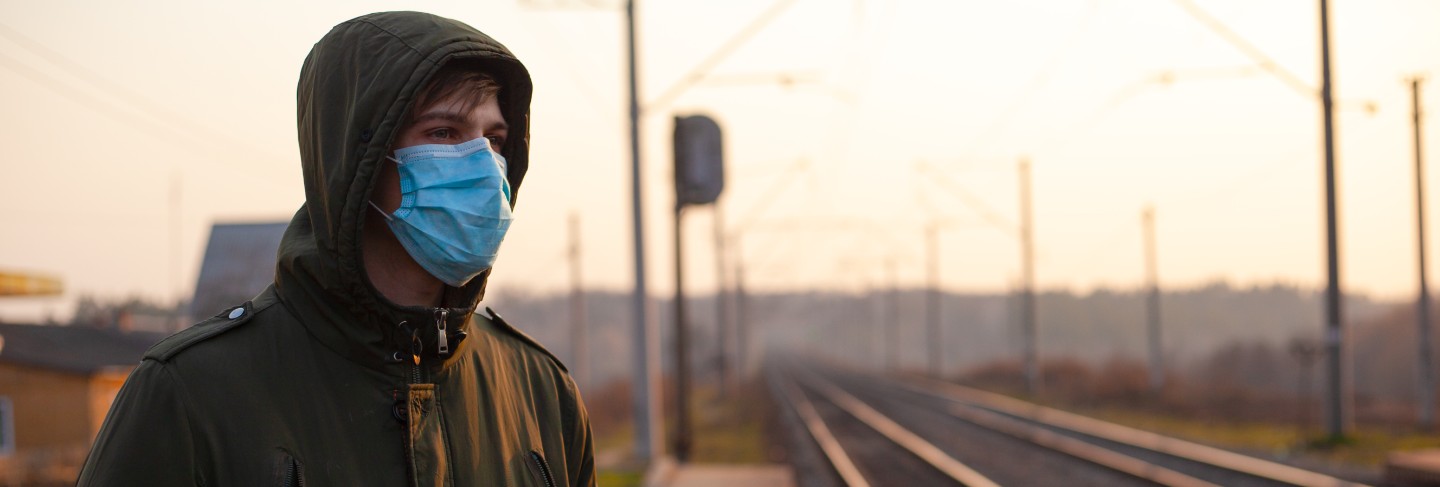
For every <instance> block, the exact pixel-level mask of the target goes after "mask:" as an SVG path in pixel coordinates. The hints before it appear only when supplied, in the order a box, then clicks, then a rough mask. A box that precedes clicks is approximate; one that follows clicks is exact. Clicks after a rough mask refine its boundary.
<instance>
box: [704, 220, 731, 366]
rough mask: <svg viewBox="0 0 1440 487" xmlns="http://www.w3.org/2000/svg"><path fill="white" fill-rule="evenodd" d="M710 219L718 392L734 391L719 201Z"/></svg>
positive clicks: (723, 238)
mask: <svg viewBox="0 0 1440 487" xmlns="http://www.w3.org/2000/svg"><path fill="white" fill-rule="evenodd" d="M710 209H711V213H710V218H711V220H713V222H712V223H714V225H715V227H714V230H715V338H716V340H717V341H718V342H719V347H718V348H719V357H718V358H719V360H718V361H717V363H716V367H717V368H718V369H719V371H720V390H721V391H731V390H734V386H735V382H736V381H735V376H734V374H732V373H731V371H730V361H731V360H732V357H733V356H734V354H735V349H734V327H733V326H732V325H731V323H730V290H729V282H728V280H727V278H728V277H729V276H727V275H726V271H727V268H726V265H725V217H724V214H723V213H722V212H721V211H720V201H719V200H716V201H715V203H714V204H712V205H710Z"/></svg>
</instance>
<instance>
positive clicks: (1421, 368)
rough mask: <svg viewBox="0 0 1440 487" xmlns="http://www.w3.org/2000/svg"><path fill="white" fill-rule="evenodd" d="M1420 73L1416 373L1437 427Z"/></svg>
mask: <svg viewBox="0 0 1440 487" xmlns="http://www.w3.org/2000/svg"><path fill="white" fill-rule="evenodd" d="M1421 81H1424V79H1423V78H1421V77H1420V76H1415V77H1412V78H1410V79H1409V82H1410V105H1411V111H1410V114H1411V121H1412V127H1413V128H1414V131H1415V135H1414V137H1415V235H1416V237H1417V239H1418V240H1419V243H1418V245H1416V248H1417V249H1419V262H1418V265H1417V267H1419V272H1420V295H1419V296H1417V297H1416V299H1415V307H1416V314H1417V323H1416V325H1417V326H1418V327H1419V328H1418V330H1417V331H1418V334H1417V336H1418V337H1419V340H1418V341H1419V342H1420V345H1419V346H1420V351H1419V354H1418V355H1417V357H1418V359H1419V360H1418V361H1419V364H1417V365H1418V369H1417V372H1419V373H1418V374H1416V377H1417V378H1418V379H1419V380H1420V384H1419V386H1420V390H1419V396H1420V397H1419V399H1420V400H1419V407H1420V427H1421V428H1422V429H1425V430H1427V431H1428V430H1430V429H1433V428H1434V427H1435V369H1434V365H1432V362H1431V360H1432V359H1431V350H1430V289H1429V287H1427V286H1426V283H1425V168H1424V163H1423V161H1424V159H1423V157H1422V153H1421V151H1420V82H1421Z"/></svg>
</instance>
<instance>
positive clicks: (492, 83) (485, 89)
mask: <svg viewBox="0 0 1440 487" xmlns="http://www.w3.org/2000/svg"><path fill="white" fill-rule="evenodd" d="M499 93H500V82H499V81H496V80H495V77H494V76H491V75H490V74H489V73H486V72H484V71H482V70H480V69H479V68H478V67H477V66H475V65H474V64H471V63H464V62H451V63H446V64H445V66H442V67H441V68H440V70H439V71H436V72H435V74H434V75H433V76H431V77H430V82H429V83H428V84H426V85H425V87H424V88H422V89H421V90H420V92H419V93H416V95H415V104H414V105H412V106H411V108H410V115H409V117H408V119H407V120H406V124H407V125H408V124H409V123H410V122H409V120H413V119H414V117H415V114H416V112H419V111H421V110H425V109H427V108H430V106H431V105H434V104H435V103H437V102H439V101H440V100H444V99H446V98H450V97H452V96H456V95H459V98H458V102H459V106H457V107H456V108H458V109H460V110H461V111H465V112H468V111H470V110H473V109H474V108H475V107H476V106H479V105H480V104H481V103H485V102H486V101H489V100H490V98H491V97H494V96H498V95H499Z"/></svg>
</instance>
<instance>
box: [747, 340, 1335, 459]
mask: <svg viewBox="0 0 1440 487" xmlns="http://www.w3.org/2000/svg"><path fill="white" fill-rule="evenodd" d="M770 381H771V387H772V389H774V390H775V396H776V397H778V398H782V402H784V403H785V404H786V406H785V407H786V408H787V410H788V411H789V413H790V414H792V415H793V416H792V417H793V418H794V419H795V421H794V423H795V424H797V425H801V428H800V429H803V431H804V434H802V435H801V436H802V437H804V438H805V439H806V440H805V441H807V442H808V445H809V446H812V447H813V449H814V450H815V451H816V452H817V454H815V455H813V456H812V458H816V459H818V460H817V461H818V462H820V463H823V464H824V466H823V467H820V468H811V469H808V470H807V469H803V468H802V469H799V471H801V472H807V471H808V472H811V473H810V474H809V476H808V477H809V478H805V477H802V478H800V479H799V481H800V485H801V486H802V487H810V486H823V485H843V486H851V487H861V486H888V485H905V486H908V485H967V486H991V485H1065V486H1072V485H1076V486H1079V485H1104V486H1121V485H1174V486H1214V485H1223V486H1285V485H1307V486H1309V485H1314V486H1356V485H1362V484H1358V483H1353V482H1350V481H1347V480H1344V479H1339V478H1335V477H1330V476H1326V475H1323V474H1319V473H1315V472H1310V471H1306V470H1301V469H1298V468H1294V467H1290V466H1286V465H1281V464H1277V463H1273V462H1269V461H1265V460H1261V459H1258V458H1253V457H1248V456H1244V455H1239V454H1236V453H1232V452H1228V451H1224V450H1219V449H1216V448H1212V447H1208V446H1204V445H1199V444H1195V443H1191V442H1187V441H1184V440H1179V439H1175V438H1169V437H1164V436H1161V435H1156V434H1154V433H1149V432H1145V431H1140V430H1135V429H1132V428H1127V427H1123V426H1119V425H1114V424H1111V423H1105V422H1102V421H1098V420H1094V419H1090V418H1085V417H1082V416H1078V415H1074V414H1070V413H1065V412H1063V411H1058V410H1054V409H1049V408H1044V407H1040V406H1037V405H1034V404H1030V403H1026V402H1023V401H1019V400H1016V399H1012V398H1009V397H1005V396H1000V395H995V394H990V393H986V392H983V391H977V390H973V389H968V388H963V387H961V386H957V385H954V384H949V383H943V382H937V381H929V380H925V379H921V378H908V379H906V380H892V379H883V378H879V377H875V376H869V375H864V374H859V373H854V372H844V371H839V370H835V369H818V368H810V367H805V366H799V365H788V366H785V367H782V368H780V369H779V370H777V371H774V372H772V373H771V376H770ZM817 472H820V473H817ZM817 477H824V478H817Z"/></svg>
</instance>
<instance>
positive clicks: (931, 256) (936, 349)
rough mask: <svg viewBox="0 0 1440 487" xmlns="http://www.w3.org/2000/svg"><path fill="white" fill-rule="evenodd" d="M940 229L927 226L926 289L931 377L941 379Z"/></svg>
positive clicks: (935, 224) (931, 225)
mask: <svg viewBox="0 0 1440 487" xmlns="http://www.w3.org/2000/svg"><path fill="white" fill-rule="evenodd" d="M939 237H940V229H939V224H937V223H933V222H932V223H931V224H929V225H927V226H925V262H926V266H925V267H926V276H927V277H926V287H928V289H927V291H926V293H925V323H926V330H927V331H928V333H927V336H928V340H927V341H928V342H930V343H929V344H928V345H929V346H928V348H927V350H928V351H929V353H928V355H929V357H928V358H929V359H930V360H929V363H930V375H931V376H933V377H935V378H940V243H939Z"/></svg>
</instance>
